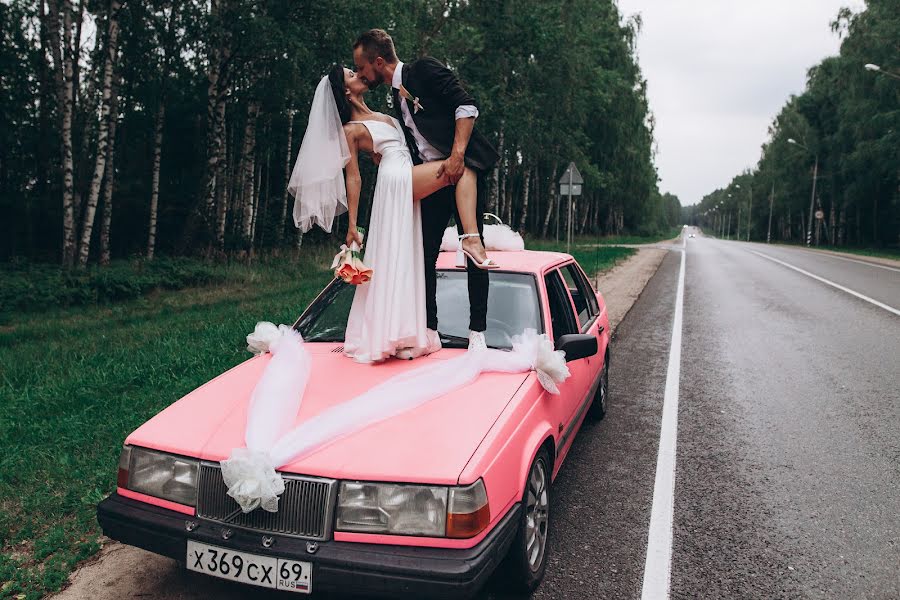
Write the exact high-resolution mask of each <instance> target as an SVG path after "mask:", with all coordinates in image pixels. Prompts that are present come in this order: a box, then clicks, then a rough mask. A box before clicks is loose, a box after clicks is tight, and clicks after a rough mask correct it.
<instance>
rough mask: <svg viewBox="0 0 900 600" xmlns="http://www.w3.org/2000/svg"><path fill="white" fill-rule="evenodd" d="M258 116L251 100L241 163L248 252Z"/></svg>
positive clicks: (255, 104) (257, 103) (245, 238)
mask: <svg viewBox="0 0 900 600" xmlns="http://www.w3.org/2000/svg"><path fill="white" fill-rule="evenodd" d="M258 116H259V101H258V100H251V101H250V102H249V103H248V104H247V123H246V125H245V126H244V156H243V159H242V162H243V164H244V171H243V188H244V189H243V194H242V196H243V198H242V202H243V207H244V210H243V214H244V219H243V230H242V231H241V238H242V239H243V241H244V246H245V248H246V249H247V250H248V251H249V250H250V244H251V233H252V227H253V208H254V207H253V200H254V194H253V183H254V182H253V179H254V176H255V174H256V165H255V163H254V158H255V155H256V119H257V117H258Z"/></svg>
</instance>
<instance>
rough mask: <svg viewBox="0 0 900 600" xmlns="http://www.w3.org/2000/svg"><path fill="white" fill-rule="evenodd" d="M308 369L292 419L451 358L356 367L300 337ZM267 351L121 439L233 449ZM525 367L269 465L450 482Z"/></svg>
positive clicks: (200, 450)
mask: <svg viewBox="0 0 900 600" xmlns="http://www.w3.org/2000/svg"><path fill="white" fill-rule="evenodd" d="M307 348H308V349H309V351H310V354H311V355H312V374H311V376H310V380H309V383H308V384H307V387H306V392H305V393H304V396H303V402H302V404H301V407H300V411H299V413H298V415H297V419H296V423H301V422H303V421H306V420H308V419H310V418H312V417H313V416H315V415H317V414H319V413H321V412H322V411H324V410H327V409H329V408H331V407H334V406H337V405H339V404H341V403H343V402H346V401H348V400H350V399H352V398H354V397H356V396H358V395H359V394H361V393H363V392H364V391H366V390H368V389H369V388H371V387H373V386H375V385H378V384H379V383H382V382H384V381H385V380H387V379H389V378H390V377H393V376H394V375H397V374H400V373H404V372H408V371H410V370H412V369H416V368H418V367H421V366H423V365H424V364H429V363H430V361H435V360H446V359H448V358H452V357H454V356H458V355H459V353H460V352H462V351H461V350H451V349H445V350H441V351H439V352H437V353H435V354H432V355H430V356H428V357H426V358H422V359H417V360H414V361H399V360H389V361H387V362H385V363H382V364H377V365H363V364H357V363H355V362H353V361H352V360H350V359H349V358H347V357H345V356H343V355H342V354H341V353H340V348H339V347H338V346H336V345H334V344H318V343H310V344H307ZM269 360H271V355H269V354H264V355H261V356H256V357H253V358H251V359H248V360H247V361H245V362H243V363H241V364H239V365H237V366H235V367H234V368H232V369H230V370H228V371H226V372H225V373H223V374H222V375H220V376H218V377H216V378H215V379H213V380H211V381H209V382H208V383H206V384H204V385H202V386H201V387H199V388H197V389H196V390H194V391H192V392H191V393H189V394H188V395H186V396H184V397H183V398H182V399H180V400H178V401H177V402H175V403H174V404H172V405H171V406H169V407H168V408H166V409H165V410H163V411H162V412H161V413H159V414H158V415H156V416H155V417H153V418H152V419H150V420H149V421H147V422H146V423H144V424H143V425H142V426H141V427H139V428H138V429H137V430H136V431H135V432H134V433H132V434H131V435H130V436H128V438H127V439H126V443H127V444H132V445H135V446H144V447H148V448H154V449H157V450H162V451H165V452H171V453H174V454H180V455H185V456H191V457H196V458H200V459H204V460H210V461H221V460H224V459H226V458H228V456H229V455H230V454H231V451H232V449H234V448H236V447H243V446H244V445H245V443H244V430H245V425H246V422H247V407H248V405H249V401H250V396H251V393H252V392H253V388H254V387H255V385H256V383H257V381H258V380H259V378H260V377H261V375H262V373H263V370H264V369H265V367H266V365H267V364H268V362H269ZM529 375H530V374H529V373H516V374H508V373H485V374H483V375H481V376H480V377H479V378H478V379H477V380H476V381H475V382H473V383H472V384H470V385H469V386H466V387H465V388H462V389H459V390H456V391H455V392H451V393H449V394H446V395H444V396H442V397H439V398H436V399H434V400H432V401H430V402H428V403H426V404H424V405H422V406H419V407H417V408H415V409H412V410H410V411H407V412H405V413H403V414H399V415H396V416H394V417H391V418H389V419H385V420H383V421H380V422H377V423H373V424H371V425H369V426H367V427H365V428H363V429H361V430H358V431H356V432H355V433H352V434H351V435H348V436H345V437H343V438H341V439H340V440H339V441H337V442H335V443H333V444H331V445H328V446H325V447H324V448H321V449H319V450H317V451H315V452H313V453H311V454H309V455H307V456H305V457H302V458H300V459H299V460H297V461H295V462H293V463H291V464H288V465H283V466H279V467H278V470H279V471H285V472H290V473H301V474H305V475H318V476H323V477H333V478H336V479H363V480H374V481H406V482H423V483H435V484H445V485H452V484H455V483H457V481H458V478H459V474H460V473H461V472H462V470H463V468H464V467H465V466H466V464H467V463H468V461H469V459H470V458H471V456H472V454H473V453H474V452H475V450H476V449H477V448H478V446H479V444H480V443H481V441H482V440H483V439H484V437H485V436H486V435H487V433H488V431H489V430H490V428H491V426H492V425H493V424H494V423H495V422H496V420H497V418H498V417H499V415H500V413H501V411H502V410H503V408H504V407H505V406H506V405H507V404H508V402H509V401H510V399H511V398H512V396H513V395H514V394H515V393H516V391H517V390H518V389H519V388H520V387H521V385H522V384H523V383H524V381H525V380H526V379H527V378H528V377H529Z"/></svg>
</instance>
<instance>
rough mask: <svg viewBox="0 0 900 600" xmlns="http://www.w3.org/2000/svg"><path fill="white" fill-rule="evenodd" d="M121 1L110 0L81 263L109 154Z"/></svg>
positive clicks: (85, 254) (80, 253)
mask: <svg viewBox="0 0 900 600" xmlns="http://www.w3.org/2000/svg"><path fill="white" fill-rule="evenodd" d="M120 6H121V3H120V2H119V0H111V2H110V6H109V31H108V33H107V43H106V61H105V65H104V68H103V105H102V106H103V108H102V109H101V111H100V125H99V128H98V133H97V161H96V164H95V167H94V179H93V181H92V182H91V190H90V196H88V203H87V206H86V207H85V214H84V224H83V226H82V228H81V245H80V246H79V248H78V264H79V265H80V266H82V267H83V266H84V265H86V264H87V261H88V254H89V252H90V249H91V233H92V231H93V227H94V215H95V214H96V211H97V201H98V200H99V198H100V182H101V181H102V180H103V172H104V170H105V169H106V154H107V151H108V146H109V140H108V136H109V113H110V98H111V97H112V72H113V65H115V62H116V56H117V55H118V38H119V20H118V15H119V7H120Z"/></svg>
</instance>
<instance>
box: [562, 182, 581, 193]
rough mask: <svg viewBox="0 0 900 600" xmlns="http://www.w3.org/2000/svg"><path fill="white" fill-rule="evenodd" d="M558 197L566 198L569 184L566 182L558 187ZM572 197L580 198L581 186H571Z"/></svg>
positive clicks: (578, 184)
mask: <svg viewBox="0 0 900 600" xmlns="http://www.w3.org/2000/svg"><path fill="white" fill-rule="evenodd" d="M559 195H560V196H568V195H569V184H568V182H566V183H562V184H560V186H559ZM572 195H573V196H580V195H581V184H580V183H573V184H572Z"/></svg>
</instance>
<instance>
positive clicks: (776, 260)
mask: <svg viewBox="0 0 900 600" xmlns="http://www.w3.org/2000/svg"><path fill="white" fill-rule="evenodd" d="M750 252H752V253H753V254H755V255H757V256H761V257H763V258H765V259H768V260H771V261H772V262H776V263H778V264H780V265H783V266H785V267H787V268H789V269H793V270H795V271H797V272H798V273H803V274H804V275H806V276H807V277H812V278H813V279H815V280H816V281H821V282H822V283H825V284H827V285H830V286H831V287H834V288H837V289H839V290H841V291H842V292H847V293H848V294H850V295H851V296H856V297H857V298H859V299H860V300H865V301H866V302H870V303H872V304H874V305H875V306H877V307H878V308H883V309H884V310H886V311H888V312H891V313H894V314H895V315H897V316H898V317H900V310H897V309H896V308H894V307H893V306H888V305H887V304H884V303H883V302H879V301H878V300H874V299H873V298H869V297H868V296H864V295H863V294H860V293H859V292H855V291H853V290H851V289H850V288H847V287H844V286H842V285H840V284H838V283H835V282H833V281H830V280H828V279H825V278H824V277H819V276H818V275H814V274H812V273H810V272H809V271H804V270H803V269H801V268H800V267H795V266H794V265H792V264H788V263H786V262H784V261H783V260H778V259H777V258H772V257H771V256H768V255H766V254H763V253H762V252H757V251H756V250H750Z"/></svg>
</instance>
